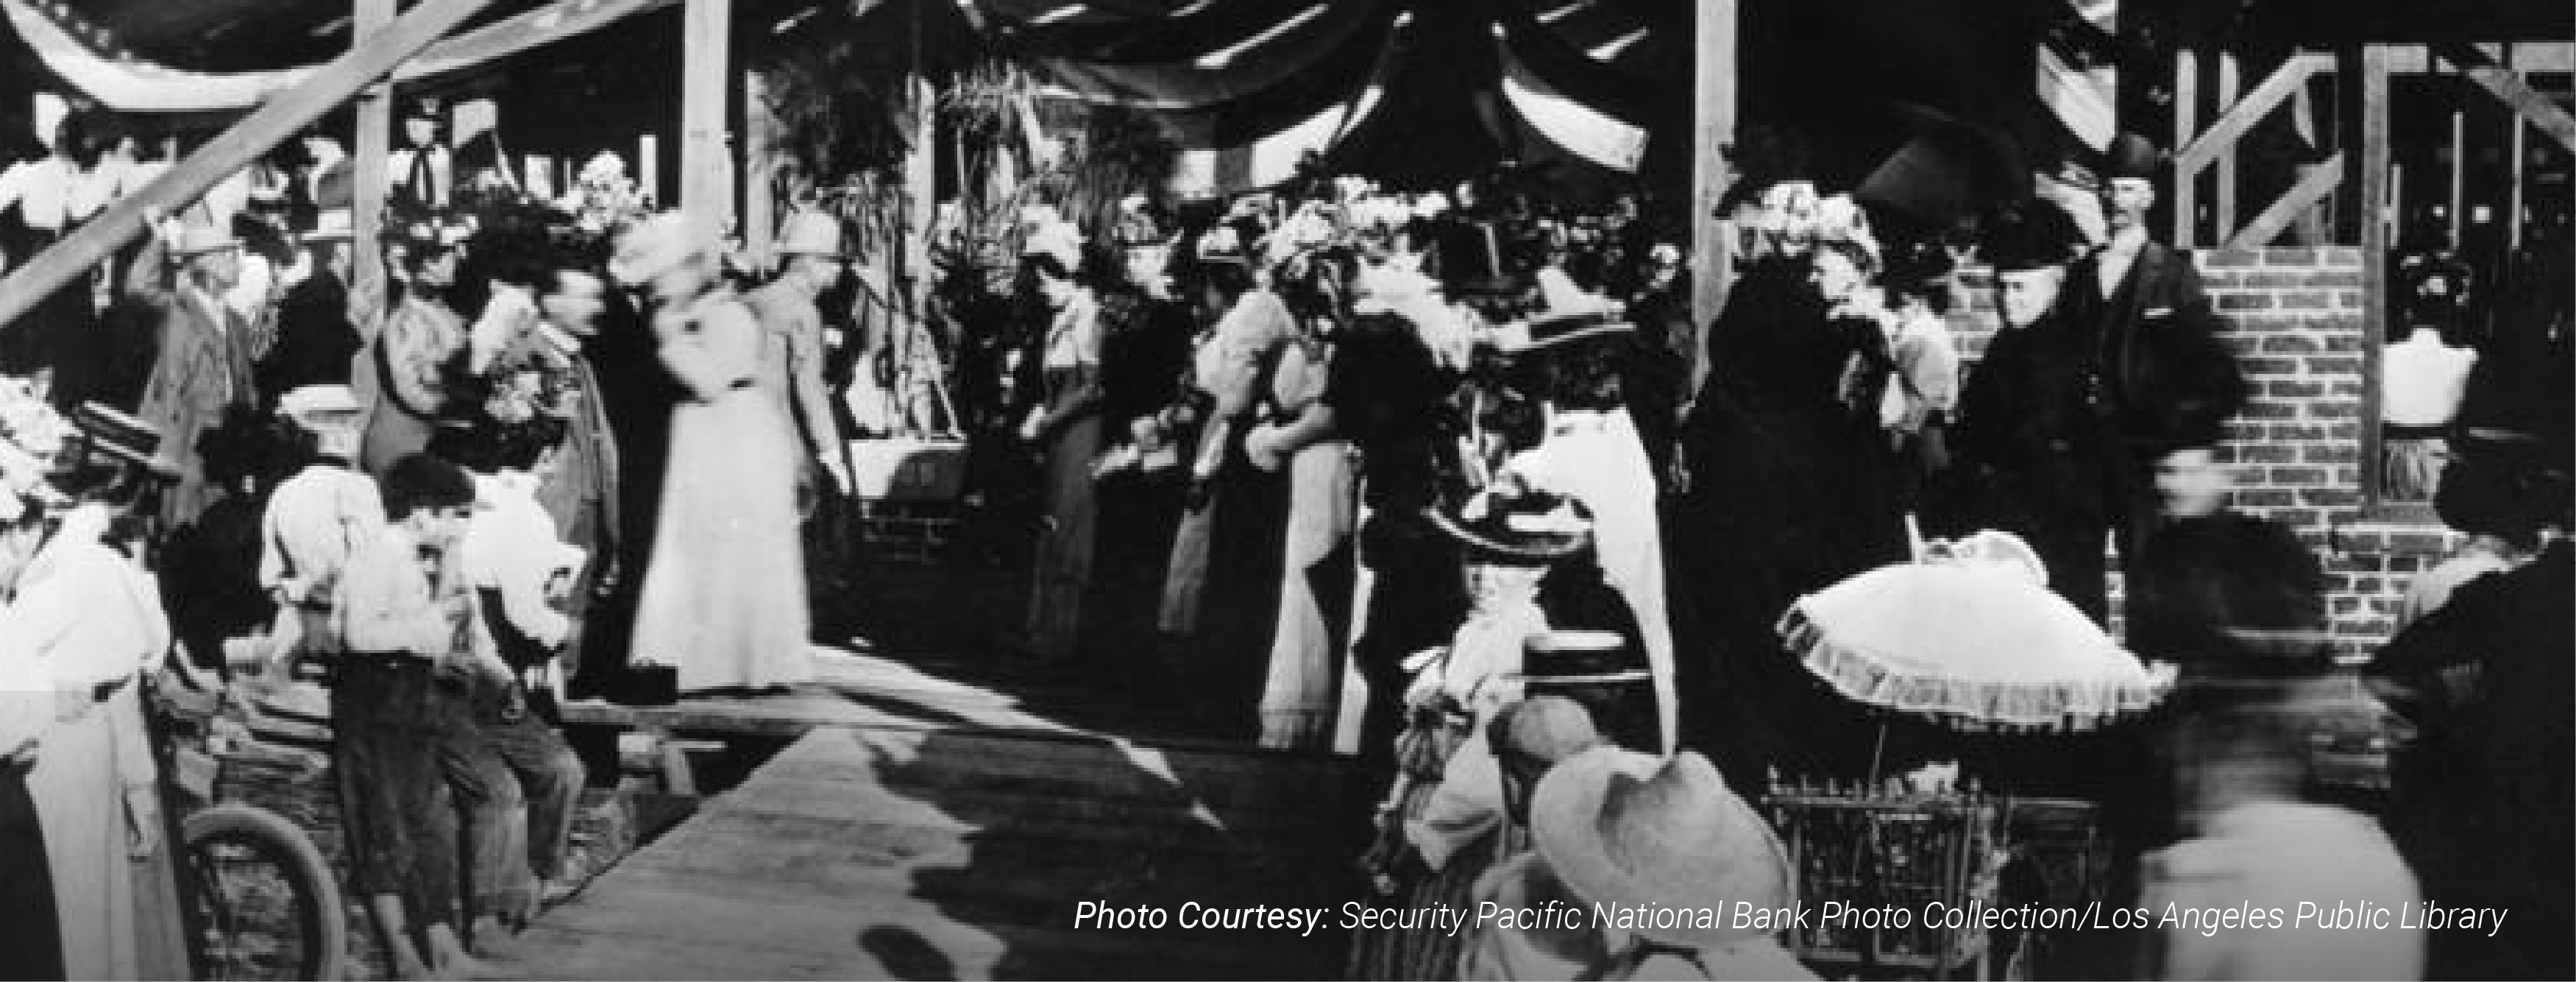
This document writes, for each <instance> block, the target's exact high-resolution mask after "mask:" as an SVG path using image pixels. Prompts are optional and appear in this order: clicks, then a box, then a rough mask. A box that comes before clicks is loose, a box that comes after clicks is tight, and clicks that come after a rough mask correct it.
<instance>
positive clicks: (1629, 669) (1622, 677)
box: [1521, 630, 1652, 685]
mask: <svg viewBox="0 0 2576 982" xmlns="http://www.w3.org/2000/svg"><path fill="white" fill-rule="evenodd" d="M1521 678H1523V679H1524V680H1527V681H1529V682H1531V683H1534V684H1542V685H1544V684H1548V683H1554V684H1558V685H1575V684H1603V683H1614V682H1643V681H1646V680H1648V679H1649V678H1652V676H1651V675H1650V674H1649V673H1648V671H1647V669H1646V660H1645V658H1644V656H1642V655H1640V654H1639V653H1638V652H1637V650H1636V648H1635V647H1634V646H1632V645H1630V644H1629V643H1628V639H1627V638H1625V637H1622V636H1620V635H1619V633H1618V632H1616V631H1591V630H1554V631H1543V632H1540V633H1538V634H1534V635H1531V636H1530V638H1529V640H1527V641H1524V642H1522V644H1521Z"/></svg>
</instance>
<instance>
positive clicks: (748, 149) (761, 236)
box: [742, 70, 778, 270]
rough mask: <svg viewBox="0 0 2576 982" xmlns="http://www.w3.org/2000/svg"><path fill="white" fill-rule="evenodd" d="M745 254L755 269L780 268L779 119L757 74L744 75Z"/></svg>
mask: <svg viewBox="0 0 2576 982" xmlns="http://www.w3.org/2000/svg"><path fill="white" fill-rule="evenodd" d="M742 134H743V136H742V251H743V258H745V259H747V260H749V261H750V262H751V264H752V266H753V267H754V268H758V269H763V270H766V269H773V268H775V267H776V266H777V263H776V261H775V259H774V257H772V256H771V254H770V248H771V247H772V246H773V245H774V244H775V243H776V241H777V238H778V196H777V187H778V182H777V168H778V159H777V145H778V117H776V116H774V115H772V114H771V113H770V111H769V85H768V81H767V79H766V78H765V77H763V76H762V75H761V73H759V72H756V71H749V70H746V71H744V72H743V73H742Z"/></svg>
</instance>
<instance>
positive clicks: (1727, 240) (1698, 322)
mask: <svg viewBox="0 0 2576 982" xmlns="http://www.w3.org/2000/svg"><path fill="white" fill-rule="evenodd" d="M1698 10H1699V13H1698V22H1697V30H1696V31H1695V36H1696V44H1695V45H1694V50H1696V51H1698V52H1699V55H1698V58H1697V60H1696V61H1695V63H1694V65H1693V68H1692V94H1693V95H1692V100H1691V134H1692V137H1691V211H1690V228H1691V243H1690V271H1691V327H1692V330H1691V334H1690V337H1691V338H1692V339H1693V343H1692V344H1691V346H1690V348H1691V350H1690V352H1689V355H1690V364H1691V379H1692V384H1693V388H1692V390H1691V391H1693V392H1697V391H1698V388H1697V383H1698V380H1699V379H1701V378H1703V377H1705V376H1706V375H1707V374H1708V371H1709V365H1708V364H1707V360H1708V346H1707V344H1705V343H1704V339H1701V338H1700V337H1699V335H1700V333H1701V332H1703V331H1705V330H1707V324H1708V322H1709V321H1710V320H1711V319H1713V318H1715V317H1716V316H1717V312H1718V310H1719V309H1721V308H1723V307H1724V306H1725V305H1726V291H1727V287H1728V286H1729V285H1730V283H1729V281H1730V280H1731V279H1732V278H1733V276H1734V273H1735V261H1734V256H1733V255H1732V254H1731V253H1732V250H1733V247H1734V243H1733V241H1732V237H1731V236H1729V235H1728V234H1726V233H1727V231H1728V229H1727V225H1726V223H1724V222H1721V221H1720V220H1719V219H1718V216H1717V204H1718V202H1719V201H1720V200H1721V199H1723V198H1724V197H1725V196H1726V191H1727V186H1728V185H1729V184H1731V183H1733V181H1734V178H1735V174H1734V168H1732V167H1730V166H1728V164H1727V162H1726V149H1727V146H1728V145H1729V144H1731V143H1734V142H1735V91H1736V89H1735V38H1736V28H1737V23H1736V20H1737V11H1736V0H1700V3H1699V4H1698ZM1711 476H1712V477H1715V475H1713V474H1712V475H1711Z"/></svg>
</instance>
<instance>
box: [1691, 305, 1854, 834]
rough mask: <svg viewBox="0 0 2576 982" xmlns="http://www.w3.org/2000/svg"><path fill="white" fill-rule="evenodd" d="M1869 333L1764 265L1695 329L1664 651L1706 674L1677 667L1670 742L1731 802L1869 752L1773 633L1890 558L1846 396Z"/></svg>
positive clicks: (1847, 766) (1846, 712)
mask: <svg viewBox="0 0 2576 982" xmlns="http://www.w3.org/2000/svg"><path fill="white" fill-rule="evenodd" d="M1871 326H1872V325H1866V324H1864V323H1860V322H1853V321H1842V320H1836V319H1832V318H1829V317H1828V316H1827V315H1826V312H1825V310H1824V308H1823V305H1822V302H1821V301H1820V300H1819V299H1818V298H1817V297H1816V295H1815V293H1814V291H1813V290H1812V289H1810V288H1809V287H1808V286H1807V284H1806V263H1805V262H1804V260H1801V259H1792V258H1783V257H1770V258H1766V259H1764V260H1761V261H1759V262H1757V263H1756V264H1755V265H1754V266H1753V267H1752V268H1751V269H1749V270H1748V271H1747V272H1746V274H1745V276H1744V277H1743V279H1742V280H1740V281H1739V282H1738V283H1737V285H1736V287H1735V289H1734V291H1733V294H1732V295H1731V296H1730V297H1729V298H1728V301H1727V306H1726V309H1725V310H1724V311H1722V312H1720V313H1719V315H1718V318H1717V320H1716V321H1715V322H1713V323H1712V324H1711V325H1710V327H1709V337H1708V359H1709V373H1708V378H1707V380H1706V382H1705V384H1704V385H1703V386H1702V387H1701V390H1700V396H1699V399H1698V401H1697V404H1696V406H1695V408H1694V410H1693V414H1692V417H1691V419H1690V421H1689V422H1688V423H1687V424H1686V425H1685V427H1684V430H1683V437H1682V439H1683V452H1684V455H1685V460H1686V466H1687V467H1688V468H1689V470H1690V472H1691V485H1690V490H1689V493H1688V494H1686V495H1685V496H1683V499H1682V500H1681V501H1680V502H1678V503H1677V505H1676V507H1675V508H1674V509H1673V512H1672V525H1673V530H1672V531H1671V532H1670V533H1668V534H1667V535H1666V536H1665V542H1666V548H1667V552H1668V553H1669V554H1670V559H1669V561H1670V563H1671V565H1672V575H1671V577H1670V582H1671V583H1672V584H1673V585H1674V586H1673V589H1672V591H1671V597H1672V605H1673V606H1674V608H1675V609H1676V611H1678V612H1679V613H1678V615H1677V619H1678V620H1679V621H1680V622H1681V624H1680V626H1679V627H1677V629H1676V630H1677V636H1678V637H1677V643H1676V644H1675V649H1676V650H1677V651H1684V652H1696V653H1704V654H1701V655H1699V656H1698V659H1700V660H1706V661H1707V662H1708V664H1706V665H1698V666H1690V667H1687V668H1683V667H1677V674H1678V675H1679V676H1680V681H1682V682H1684V683H1686V684H1687V685H1688V686H1689V687H1688V688H1686V689H1684V691H1682V693H1681V704H1682V710H1683V716H1684V720H1683V729H1684V732H1685V742H1686V743H1688V744H1691V745H1695V746H1697V747H1700V748H1702V749H1704V750H1706V751H1708V752H1709V753H1710V756H1711V758H1712V760H1714V761H1715V762H1717V763H1718V764H1719V767H1720V770H1722V771H1724V772H1725V773H1726V774H1727V775H1728V777H1729V780H1731V781H1734V782H1737V786H1738V787H1739V788H1743V789H1754V788H1757V787H1758V783H1759V782H1760V780H1761V778H1762V776H1763V774H1764V771H1765V769H1766V768H1768V767H1770V766H1779V767H1780V768H1781V769H1782V770H1783V771H1797V770H1803V771H1813V772H1825V773H1836V774H1843V773H1844V772H1849V773H1848V774H1844V776H1849V777H1855V778H1856V777H1859V776H1861V775H1860V772H1861V771H1865V770H1866V769H1867V768H1868V766H1869V763H1870V760H1871V759H1872V757H1873V756H1874V755H1875V753H1876V752H1877V749H1878V746H1877V742H1876V740H1877V736H1878V732H1879V731H1878V728H1877V727H1876V725H1875V719H1874V718H1873V717H1870V716H1868V715H1866V714H1864V713H1862V712H1861V711H1860V710H1859V708H1858V707H1857V706H1856V705H1854V704H1852V703H1850V702H1849V701H1848V700H1844V699H1842V698H1841V697H1839V696H1837V695H1835V694H1833V693H1832V692H1831V691H1830V690H1828V689H1825V688H1823V687H1822V686H1821V685H1820V684H1818V683H1816V682H1815V681H1814V680H1813V679H1812V678H1811V677H1810V676H1809V675H1808V674H1807V672H1806V670H1805V669H1804V668H1803V667H1801V666H1799V665H1798V664H1797V662H1796V661H1795V659H1793V658H1791V657H1790V656H1789V654H1788V653H1787V651H1786V650H1785V648H1784V646H1783V645H1782V644H1781V642H1780V639H1779V635H1778V633H1777V630H1776V628H1777V625H1778V623H1779V619H1780V616H1781V614H1782V613H1784V612H1786V611H1787V609H1788V607H1789V605H1790V604H1791V603H1792V602H1794V601H1795V600H1796V599H1797V598H1798V597H1800V596H1802V595H1805V594H1807V593H1811V592H1814V591H1816V590H1820V589H1823V588H1824V587H1826V586H1830V585H1832V584H1833V583H1835V582H1837V581H1839V580H1841V579H1843V578H1845V577H1848V576H1851V575H1853V574H1856V573H1860V572H1863V571H1865V570H1868V569H1871V568H1874V567H1876V566H1879V565H1883V564H1885V563H1889V562H1895V561H1899V560H1902V559H1904V558H1905V546H1904V538H1903V524H1902V521H1901V517H1900V516H1899V515H1898V514H1897V513H1896V510H1895V508H1896V506H1895V502H1894V498H1893V489H1894V486H1893V481H1892V479H1893V473H1894V469H1893V468H1894V458H1893V456H1892V455H1891V453H1890V451H1889V450H1888V445H1887V441H1886V439H1885V438H1884V435H1883V434H1882V432H1881V431H1880V430H1879V429H1878V426H1877V419H1876V405H1877V403H1876V401H1875V400H1874V399H1865V400H1860V401H1858V402H1854V401H1852V400H1849V399H1847V398H1846V394H1845V392H1844V388H1845V385H1844V382H1845V378H1846V375H1847V373H1849V372H1850V370H1851V369H1852V367H1853V364H1854V359H1855V358H1856V357H1860V356H1863V355H1864V354H1865V353H1866V352H1867V351H1868V350H1869V349H1868V348H1867V347H1865V342H1867V341H1870V340H1873V339H1874V336H1873V335H1870V334H1867V333H1864V332H1863V331H1861V330H1859V328H1862V327H1871ZM1882 343H1883V342H1882ZM1685 660H1691V659H1685ZM1694 677H1696V681H1694ZM1694 690H1695V691H1694Z"/></svg>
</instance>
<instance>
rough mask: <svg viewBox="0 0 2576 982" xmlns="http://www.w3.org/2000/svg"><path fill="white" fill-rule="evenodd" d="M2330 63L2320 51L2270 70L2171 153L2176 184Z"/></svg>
mask: <svg viewBox="0 0 2576 982" xmlns="http://www.w3.org/2000/svg"><path fill="white" fill-rule="evenodd" d="M2331 64H2332V62H2331V59H2328V58H2327V57H2325V56H2323V55H2314V54H2298V55H2291V56H2290V58H2289V60H2287V61H2284V62H2282V63H2281V67H2280V68H2278V69H2275V70H2273V72H2272V76H2271V77H2270V78H2266V79H2264V80H2263V84H2261V85H2257V86H2255V87H2254V91H2252V92H2248V93H2246V94H2245V100H2244V101H2242V102H2239V103H2237V104H2236V105H2235V106H2234V107H2232V108H2230V109H2228V110H2227V114H2226V115H2224V116H2220V117H2219V118H2218V120H2217V121H2216V122H2213V123H2211V124H2209V128H2208V129H2206V130H2203V131H2201V134H2200V135H2199V136H2198V137H2195V138H2193V139H2192V141H2191V145H2190V146H2188V147H2184V148H2183V149H2182V151H2181V152H2179V153H2176V154H2174V161H2173V173H2174V176H2173V179H2174V183H2176V184H2177V185H2179V184H2180V183H2182V182H2184V181H2188V180H2190V179H2191V178H2192V177H2193V175H2196V174H2199V173H2200V170H2201V168H2203V167H2207V166H2209V164H2210V162H2211V161H2213V160H2216V159H2217V158H2218V155H2219V154H2220V153H2222V152H2225V151H2226V150H2227V149H2228V148H2229V147H2230V146H2231V145H2233V144H2235V142H2236V140H2237V138H2238V137H2241V136H2244V135H2245V133H2246V131H2247V130H2251V129H2253V128H2254V124H2256V123H2259V122H2262V121H2263V117H2265V116H2269V115H2271V114H2272V110H2274V109H2276V108H2279V107H2280V105H2281V102H2282V100H2284V99H2288V98H2289V97H2290V94H2291V93H2293V92H2296V91H2298V90H2299V87H2300V86H2303V85H2306V84H2307V82H2308V78H2309V76H2312V75H2315V74H2316V73H2317V71H2318V70H2320V69H2323V68H2326V67H2329V66H2330V65H2331Z"/></svg>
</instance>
